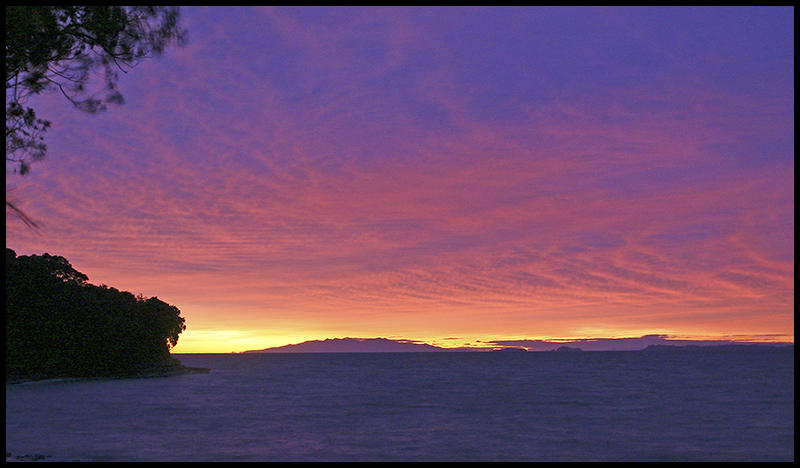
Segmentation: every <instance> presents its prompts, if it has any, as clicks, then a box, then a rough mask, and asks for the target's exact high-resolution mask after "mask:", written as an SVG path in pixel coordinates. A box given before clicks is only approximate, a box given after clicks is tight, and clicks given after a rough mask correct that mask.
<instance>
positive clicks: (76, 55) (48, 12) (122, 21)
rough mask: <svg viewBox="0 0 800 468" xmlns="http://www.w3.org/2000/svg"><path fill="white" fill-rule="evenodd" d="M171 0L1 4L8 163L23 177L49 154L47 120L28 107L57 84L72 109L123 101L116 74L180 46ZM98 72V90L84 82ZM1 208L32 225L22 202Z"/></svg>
mask: <svg viewBox="0 0 800 468" xmlns="http://www.w3.org/2000/svg"><path fill="white" fill-rule="evenodd" d="M179 20H180V9H179V7H176V6H98V5H95V6H45V5H26V6H19V5H17V6H6V169H7V172H8V170H9V167H10V168H11V169H10V170H11V172H12V173H17V174H20V175H25V174H26V173H27V172H29V171H30V164H31V163H32V162H33V161H37V160H40V159H42V158H44V156H45V154H46V153H47V145H46V143H45V139H44V134H45V132H46V131H47V129H48V128H49V127H50V125H51V122H50V121H48V120H45V119H42V118H40V117H39V116H38V115H37V114H36V111H35V110H34V109H33V107H31V106H29V105H28V101H29V98H30V97H31V96H34V95H37V94H40V93H43V92H46V91H51V90H58V91H59V92H61V94H63V95H64V97H66V98H67V99H68V100H69V101H70V102H71V103H72V104H73V105H74V106H75V107H76V108H77V109H80V110H82V111H84V112H90V113H94V112H98V111H102V110H105V109H106V104H122V103H123V102H124V98H123V96H122V93H121V92H120V91H119V89H118V87H117V81H118V78H119V72H123V73H127V72H128V70H130V69H131V68H133V67H135V66H136V65H137V64H138V63H140V62H141V61H142V60H144V59H145V58H148V57H152V56H158V55H160V54H161V53H163V51H164V50H165V49H166V47H167V46H168V45H170V44H172V43H178V44H183V43H184V41H185V36H186V31H185V30H184V29H182V28H181V27H180V25H179ZM98 74H99V75H100V76H99V78H100V79H101V80H102V82H103V86H102V91H99V92H97V93H91V92H89V90H88V88H87V85H88V83H89V81H90V79H92V78H94V75H98ZM6 208H7V209H8V210H10V212H11V213H13V214H15V215H17V216H18V217H20V218H21V219H22V220H23V221H24V222H25V224H27V225H28V226H31V227H36V224H35V223H33V222H32V221H31V220H30V218H28V217H27V216H26V215H25V214H24V213H23V212H22V211H21V210H20V209H19V207H17V206H15V205H14V204H13V203H11V202H9V201H8V200H6Z"/></svg>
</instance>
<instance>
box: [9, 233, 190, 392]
mask: <svg viewBox="0 0 800 468" xmlns="http://www.w3.org/2000/svg"><path fill="white" fill-rule="evenodd" d="M6 319H7V320H6V376H7V378H8V377H9V376H14V377H89V376H107V375H136V374H138V373H140V372H141V371H142V370H143V369H145V368H148V367H154V366H157V365H159V364H163V363H167V362H169V360H170V357H169V350H170V348H171V347H173V346H175V345H176V344H177V342H178V335H180V333H181V332H182V331H183V330H185V328H186V326H185V325H184V319H183V317H181V316H180V310H178V308H177V307H174V306H171V305H169V304H167V303H165V302H163V301H160V300H159V299H158V298H155V297H151V298H147V299H146V298H144V297H142V296H139V297H135V296H134V295H133V294H131V293H129V292H126V291H119V290H117V289H115V288H111V287H108V286H105V285H101V286H94V285H92V284H90V283H88V278H87V276H86V275H84V274H83V273H81V272H79V271H77V270H75V269H74V268H73V267H72V265H70V263H69V262H68V261H67V260H66V259H65V258H63V257H58V256H52V255H48V254H44V255H41V256H38V255H31V256H19V257H18V256H17V255H16V253H15V252H14V251H13V250H11V249H8V248H6Z"/></svg>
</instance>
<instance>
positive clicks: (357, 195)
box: [6, 7, 794, 353]
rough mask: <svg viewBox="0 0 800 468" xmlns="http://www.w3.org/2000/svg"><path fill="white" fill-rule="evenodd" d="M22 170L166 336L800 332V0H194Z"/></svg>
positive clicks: (64, 120)
mask: <svg viewBox="0 0 800 468" xmlns="http://www.w3.org/2000/svg"><path fill="white" fill-rule="evenodd" d="M182 11H183V21H184V23H183V24H184V26H185V27H186V28H187V29H188V31H189V42H188V44H187V45H185V46H184V47H181V48H171V49H169V50H167V51H166V52H165V54H164V55H163V56H162V57H160V58H158V59H153V60H148V61H146V62H144V63H142V64H140V65H139V66H138V67H136V68H135V69H133V70H132V71H131V72H130V73H128V74H125V75H124V76H122V77H121V79H120V82H119V88H120V90H121V92H122V93H123V95H124V97H125V104H124V105H122V106H119V107H111V108H109V110H108V111H106V112H104V113H101V114H96V115H88V114H83V113H81V112H80V111H78V110H76V109H74V108H72V107H71V105H70V104H69V103H68V102H67V101H66V100H65V99H64V98H63V97H62V96H59V95H57V94H49V95H43V96H40V97H38V98H37V100H36V101H32V102H31V104H33V105H34V107H35V108H36V109H37V114H38V115H39V116H40V117H42V118H46V119H48V120H51V121H52V122H53V125H52V127H51V128H50V129H49V130H48V132H47V144H48V155H47V157H46V158H45V159H44V160H43V161H40V162H36V163H34V164H33V166H32V170H31V172H30V174H28V175H26V176H24V177H19V176H16V175H9V174H8V173H7V177H6V187H7V192H8V194H9V196H10V197H11V199H12V200H15V201H16V202H17V203H18V204H19V205H20V206H21V207H22V208H23V209H24V210H25V211H26V213H27V214H28V215H29V216H30V217H32V218H33V219H34V220H35V221H37V222H38V223H39V224H40V225H41V228H40V229H39V230H37V231H32V230H31V229H29V228H27V227H26V226H25V225H24V224H23V223H21V222H19V221H18V220H17V219H15V218H14V217H13V216H11V215H9V214H8V213H7V215H6V246H7V247H9V248H12V249H14V250H15V251H16V252H17V254H18V255H30V254H37V255H40V254H42V253H45V252H47V253H50V254H52V255H60V256H63V257H65V258H66V259H67V260H69V261H70V263H71V264H72V265H73V267H74V268H75V269H77V270H78V271H80V272H82V273H84V274H86V275H87V276H88V277H89V282H90V283H92V284H97V285H100V284H106V285H109V286H113V287H115V288H117V289H120V290H124V291H129V292H132V293H134V294H143V295H145V296H147V297H152V296H156V297H158V298H159V299H161V300H162V301H165V302H167V303H169V304H172V305H175V306H176V307H178V308H179V309H180V310H181V315H182V316H183V317H185V319H186V325H187V329H186V331H184V332H183V334H182V335H181V337H180V340H179V342H178V345H177V346H176V347H175V348H174V349H173V352H177V353H195V352H238V351H244V350H251V349H263V348H268V347H274V346H282V345H286V344H290V343H299V342H302V341H305V340H318V339H325V338H336V337H363V338H371V337H386V338H390V339H409V340H418V341H422V342H425V343H430V344H434V345H438V346H465V345H466V346H470V345H477V344H478V343H479V342H486V341H498V340H507V341H513V340H551V339H590V338H603V339H605V338H622V337H640V336H644V335H651V334H658V335H664V336H669V337H675V338H681V339H732V340H759V341H794V312H793V309H794V84H793V83H794V71H793V70H794V45H793V44H794V22H793V16H794V9H793V8H791V7H747V8H745V7H710V8H694V7H691V8H690V7H665V8H660V7H617V8H600V7H598V8H590V7H575V8H570V7H554V8H545V7H519V8H512V7H487V8H477V7H476V8H466V7H437V8H427V7H426V8H423V7H369V8H367V7H364V8H362V7H330V8H328V7H296V8H295V7H184V8H182Z"/></svg>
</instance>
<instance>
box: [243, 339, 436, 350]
mask: <svg viewBox="0 0 800 468" xmlns="http://www.w3.org/2000/svg"><path fill="white" fill-rule="evenodd" d="M432 351H433V352H436V351H451V350H449V349H445V348H439V347H438V346H432V345H429V344H422V343H416V342H414V341H410V340H390V339H387V338H329V339H326V340H312V341H305V342H303V343H298V344H290V345H286V346H278V347H277V348H266V349H261V350H254V351H245V353H414V352H432Z"/></svg>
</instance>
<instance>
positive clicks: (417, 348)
mask: <svg viewBox="0 0 800 468" xmlns="http://www.w3.org/2000/svg"><path fill="white" fill-rule="evenodd" d="M483 343H484V346H485V347H462V348H440V347H438V346H433V345H429V344H425V343H420V342H417V341H413V340H390V339H388V338H328V339H326V340H311V341H305V342H303V343H297V344H290V345H285V346H278V347H275V348H266V349H259V350H252V351H244V353H420V352H451V353H452V352H487V351H521V352H524V351H557V352H575V351H642V350H645V349H648V350H650V351H653V350H659V349H670V350H672V349H694V348H708V347H714V348H723V347H725V348H730V349H749V348H750V347H752V346H764V347H785V346H794V345H793V343H759V342H746V343H745V342H731V341H724V340H720V341H714V340H707V341H700V340H698V341H695V340H672V339H669V338H668V337H667V336H666V335H646V336H642V337H639V338H593V339H583V340H573V341H566V342H564V341H558V342H556V341H542V340H513V341H484V342H483Z"/></svg>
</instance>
